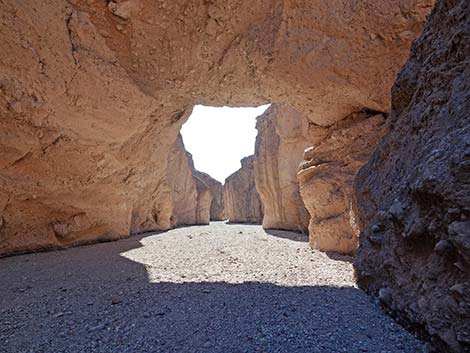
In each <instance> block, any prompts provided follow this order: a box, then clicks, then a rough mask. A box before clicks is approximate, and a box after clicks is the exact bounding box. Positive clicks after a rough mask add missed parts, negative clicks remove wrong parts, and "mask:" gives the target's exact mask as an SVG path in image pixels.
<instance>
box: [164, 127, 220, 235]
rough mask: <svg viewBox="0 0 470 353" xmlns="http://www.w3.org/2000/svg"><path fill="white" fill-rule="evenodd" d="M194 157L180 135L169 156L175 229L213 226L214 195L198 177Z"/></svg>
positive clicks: (168, 171)
mask: <svg viewBox="0 0 470 353" xmlns="http://www.w3.org/2000/svg"><path fill="white" fill-rule="evenodd" d="M197 175H198V172H196V170H195V169H194V164H193V158H192V156H191V154H190V153H189V152H187V151H186V149H185V147H184V143H183V139H182V137H181V135H178V137H177V139H176V141H175V143H174V145H173V148H172V149H171V151H170V153H169V155H168V167H167V180H168V184H169V187H170V190H171V197H172V204H171V226H172V227H175V226H180V225H192V224H209V220H210V209H211V202H212V195H211V192H210V189H209V186H208V185H207V184H206V183H205V182H204V181H203V180H201V179H199V178H198V176H197Z"/></svg>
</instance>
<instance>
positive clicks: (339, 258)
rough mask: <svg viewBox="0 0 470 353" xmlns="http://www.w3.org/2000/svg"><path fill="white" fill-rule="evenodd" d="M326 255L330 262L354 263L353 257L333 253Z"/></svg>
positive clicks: (328, 252)
mask: <svg viewBox="0 0 470 353" xmlns="http://www.w3.org/2000/svg"><path fill="white" fill-rule="evenodd" d="M326 255H327V256H328V257H329V258H330V259H332V260H336V261H344V262H349V263H350V264H352V263H353V262H354V257H353V256H351V255H343V254H339V253H337V252H334V251H327V252H326Z"/></svg>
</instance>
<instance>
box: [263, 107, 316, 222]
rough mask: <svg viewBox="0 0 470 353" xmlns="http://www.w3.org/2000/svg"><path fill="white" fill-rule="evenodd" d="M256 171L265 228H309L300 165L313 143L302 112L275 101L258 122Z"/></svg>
mask: <svg viewBox="0 0 470 353" xmlns="http://www.w3.org/2000/svg"><path fill="white" fill-rule="evenodd" d="M256 129H257V130H258V136H257V137H256V146H255V158H254V170H255V181H256V189H257V190H258V193H259V196H260V198H261V202H262V203H263V209H264V216H263V228H266V229H268V228H275V229H287V230H296V231H307V227H308V222H309V219H310V216H309V214H308V212H307V210H306V209H305V206H304V204H303V201H302V199H301V197H300V191H299V183H298V181H297V176H296V175H297V168H298V165H299V163H300V161H301V160H302V156H303V151H304V149H305V148H306V147H308V146H310V144H311V142H310V139H309V136H308V133H309V123H308V120H307V119H306V118H305V116H304V115H303V114H301V113H299V112H298V111H296V110H294V109H292V108H290V107H288V106H286V105H281V104H273V105H271V107H269V108H268V110H266V112H265V113H264V114H263V115H261V116H260V117H258V119H257V123H256Z"/></svg>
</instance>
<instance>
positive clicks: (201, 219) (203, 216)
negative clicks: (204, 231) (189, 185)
mask: <svg viewBox="0 0 470 353" xmlns="http://www.w3.org/2000/svg"><path fill="white" fill-rule="evenodd" d="M194 178H195V179H196V185H197V207H196V220H195V222H194V224H209V222H210V220H211V204H212V193H211V189H210V188H209V186H208V185H207V184H206V183H205V182H204V181H202V180H200V179H199V178H197V177H194Z"/></svg>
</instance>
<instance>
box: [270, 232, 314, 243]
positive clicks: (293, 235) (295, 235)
mask: <svg viewBox="0 0 470 353" xmlns="http://www.w3.org/2000/svg"><path fill="white" fill-rule="evenodd" d="M264 231H265V232H266V233H268V234H269V235H272V236H274V237H278V238H283V239H289V240H294V241H301V242H308V235H305V234H302V233H301V232H294V231H287V230H282V229H265V230H264Z"/></svg>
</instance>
